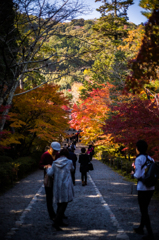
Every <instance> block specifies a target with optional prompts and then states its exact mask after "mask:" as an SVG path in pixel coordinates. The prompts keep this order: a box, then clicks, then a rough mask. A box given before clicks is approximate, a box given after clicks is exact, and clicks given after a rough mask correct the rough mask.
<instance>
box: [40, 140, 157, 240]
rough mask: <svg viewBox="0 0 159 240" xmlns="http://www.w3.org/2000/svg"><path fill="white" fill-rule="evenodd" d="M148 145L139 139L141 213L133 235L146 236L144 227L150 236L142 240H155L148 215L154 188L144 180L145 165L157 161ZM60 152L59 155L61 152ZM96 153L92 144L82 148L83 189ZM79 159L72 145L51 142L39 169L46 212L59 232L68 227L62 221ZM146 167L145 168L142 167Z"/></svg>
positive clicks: (137, 166) (137, 168)
mask: <svg viewBox="0 0 159 240" xmlns="http://www.w3.org/2000/svg"><path fill="white" fill-rule="evenodd" d="M147 148H148V145H147V143H146V142H145V141H144V140H139V141H138V142H137V143H136V154H137V157H136V160H135V170H134V172H132V173H131V174H132V175H133V176H134V177H135V178H137V179H138V184H137V191H138V203H139V207H140V212H141V221H140V225H139V227H137V228H134V232H135V233H137V234H144V226H145V227H146V228H147V232H148V235H147V236H143V238H142V239H143V240H146V239H147V240H148V239H150V240H153V239H154V235H153V231H152V227H151V223H150V218H149V214H148V206H149V203H150V200H151V198H152V196H153V193H154V189H155V187H154V186H152V187H146V186H145V185H144V183H143V182H142V180H141V178H142V177H143V176H144V174H145V170H146V168H147V166H146V165H144V163H145V162H146V159H147V158H149V160H150V161H154V160H153V159H152V158H151V157H150V156H147V154H146V151H147ZM59 151H60V152H59ZM93 154H94V148H93V146H92V145H90V146H89V148H88V150H87V151H86V148H84V147H83V148H81V154H80V155H79V163H80V172H81V180H82V186H85V185H87V172H88V164H89V162H90V161H91V160H92V156H93ZM76 161H77V156H76V154H75V153H74V150H73V149H72V148H71V147H70V146H69V147H68V146H64V148H63V149H61V146H60V144H59V143H58V142H52V143H51V146H50V148H49V149H48V151H46V152H45V153H43V155H42V156H41V160H40V169H43V170H44V179H45V180H46V181H44V182H45V193H46V202H47V209H48V213H49V216H50V219H52V220H53V221H54V223H53V226H54V227H55V229H56V230H62V229H61V228H60V227H61V226H66V225H67V224H65V223H64V222H63V219H64V218H66V216H65V214H64V213H65V210H66V207H67V204H68V202H70V201H72V200H73V196H74V189H73V184H74V185H75V170H76ZM143 165H144V167H143V168H142V166H143ZM52 202H54V203H56V204H57V211H56V213H55V211H54V209H53V205H52Z"/></svg>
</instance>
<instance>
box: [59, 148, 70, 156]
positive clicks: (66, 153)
mask: <svg viewBox="0 0 159 240" xmlns="http://www.w3.org/2000/svg"><path fill="white" fill-rule="evenodd" d="M61 156H65V157H67V158H68V157H69V151H68V150H67V149H65V148H64V149H61V151H60V157H61Z"/></svg>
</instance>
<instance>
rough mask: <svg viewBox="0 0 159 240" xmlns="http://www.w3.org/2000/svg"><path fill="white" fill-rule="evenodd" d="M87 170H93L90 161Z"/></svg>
mask: <svg viewBox="0 0 159 240" xmlns="http://www.w3.org/2000/svg"><path fill="white" fill-rule="evenodd" d="M88 170H90V171H92V170H94V167H93V164H92V163H91V162H89V163H88Z"/></svg>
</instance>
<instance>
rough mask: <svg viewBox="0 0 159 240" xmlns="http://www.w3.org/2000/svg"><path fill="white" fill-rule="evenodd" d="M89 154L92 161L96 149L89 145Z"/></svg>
mask: <svg viewBox="0 0 159 240" xmlns="http://www.w3.org/2000/svg"><path fill="white" fill-rule="evenodd" d="M87 154H88V155H89V158H90V161H92V157H93V155H94V148H93V146H92V145H89V147H88V150H87Z"/></svg>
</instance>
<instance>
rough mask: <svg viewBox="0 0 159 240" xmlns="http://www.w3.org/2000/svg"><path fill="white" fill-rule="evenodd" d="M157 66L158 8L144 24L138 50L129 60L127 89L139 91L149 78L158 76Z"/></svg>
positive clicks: (158, 58)
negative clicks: (130, 71) (134, 56)
mask: <svg viewBox="0 0 159 240" xmlns="http://www.w3.org/2000/svg"><path fill="white" fill-rule="evenodd" d="M158 66H159V9H158V10H154V12H153V14H152V16H151V17H150V19H149V21H148V23H147V24H146V25H145V35H144V38H143V40H142V45H141V48H140V51H139V53H138V55H137V57H136V59H133V60H131V61H130V67H131V68H132V71H133V72H132V75H131V76H128V77H127V80H126V86H127V89H133V91H134V92H140V90H141V89H142V88H143V86H144V84H147V83H149V81H150V80H151V79H153V80H155V79H157V78H158Z"/></svg>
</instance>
